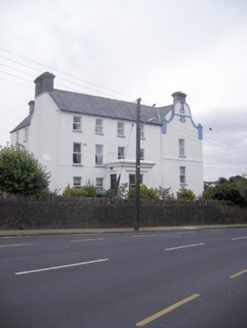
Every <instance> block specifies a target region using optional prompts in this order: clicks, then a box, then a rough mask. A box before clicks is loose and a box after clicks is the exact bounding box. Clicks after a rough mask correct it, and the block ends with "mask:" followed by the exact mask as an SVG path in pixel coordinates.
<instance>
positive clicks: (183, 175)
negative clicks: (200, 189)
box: [179, 166, 186, 184]
mask: <svg viewBox="0 0 247 328" xmlns="http://www.w3.org/2000/svg"><path fill="white" fill-rule="evenodd" d="M179 169H180V184H185V183H186V179H185V166H180V168H179Z"/></svg>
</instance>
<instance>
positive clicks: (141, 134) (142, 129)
mask: <svg viewBox="0 0 247 328" xmlns="http://www.w3.org/2000/svg"><path fill="white" fill-rule="evenodd" d="M140 138H144V125H143V124H142V125H141V126H140Z"/></svg>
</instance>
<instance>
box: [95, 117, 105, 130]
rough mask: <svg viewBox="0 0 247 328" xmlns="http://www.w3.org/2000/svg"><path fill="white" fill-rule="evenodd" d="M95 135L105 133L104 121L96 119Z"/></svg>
mask: <svg viewBox="0 0 247 328" xmlns="http://www.w3.org/2000/svg"><path fill="white" fill-rule="evenodd" d="M95 123H96V124H95V133H103V120H101V119H100V118H96V122H95Z"/></svg>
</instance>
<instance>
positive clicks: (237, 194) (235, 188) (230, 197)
mask: <svg viewBox="0 0 247 328" xmlns="http://www.w3.org/2000/svg"><path fill="white" fill-rule="evenodd" d="M203 199H213V200H219V201H224V202H226V203H227V204H228V205H235V204H236V205H239V206H241V207H243V206H246V205H247V179H246V177H245V176H244V175H243V176H240V175H236V176H235V177H230V178H229V180H227V179H226V178H219V179H218V181H217V184H216V186H215V187H207V188H205V190H204V192H203Z"/></svg>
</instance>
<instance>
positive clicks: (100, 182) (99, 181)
mask: <svg viewBox="0 0 247 328" xmlns="http://www.w3.org/2000/svg"><path fill="white" fill-rule="evenodd" d="M96 188H99V189H100V190H103V178H96Z"/></svg>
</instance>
